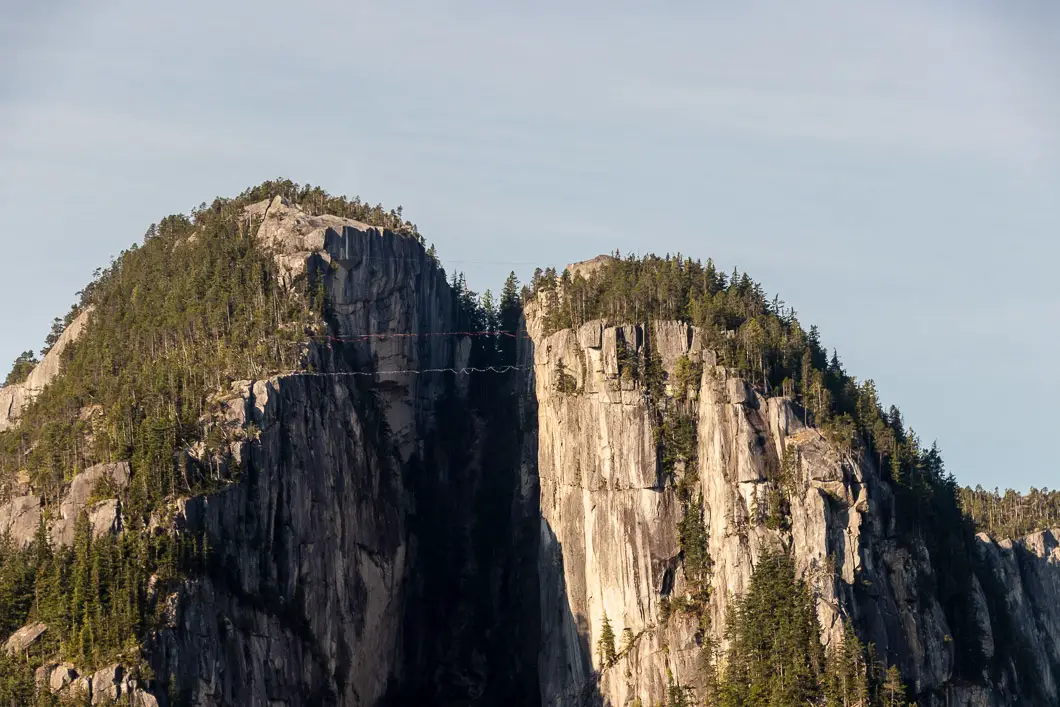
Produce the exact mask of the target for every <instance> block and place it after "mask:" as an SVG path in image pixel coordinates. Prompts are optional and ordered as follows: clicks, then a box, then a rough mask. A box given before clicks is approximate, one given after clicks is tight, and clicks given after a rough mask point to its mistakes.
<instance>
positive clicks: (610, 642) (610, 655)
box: [596, 613, 618, 667]
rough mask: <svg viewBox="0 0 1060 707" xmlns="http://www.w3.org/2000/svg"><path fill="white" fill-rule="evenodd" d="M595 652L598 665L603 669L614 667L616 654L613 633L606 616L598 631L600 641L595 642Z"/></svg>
mask: <svg viewBox="0 0 1060 707" xmlns="http://www.w3.org/2000/svg"><path fill="white" fill-rule="evenodd" d="M596 646H597V650H598V651H599V654H600V665H601V666H603V667H609V666H611V665H614V662H615V660H616V659H617V658H618V653H617V651H616V650H615V631H614V629H612V628H611V622H610V621H609V620H608V619H607V614H606V613H605V614H604V623H603V627H602V628H601V629H600V639H599V641H597V644H596Z"/></svg>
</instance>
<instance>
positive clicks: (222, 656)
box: [151, 198, 536, 705]
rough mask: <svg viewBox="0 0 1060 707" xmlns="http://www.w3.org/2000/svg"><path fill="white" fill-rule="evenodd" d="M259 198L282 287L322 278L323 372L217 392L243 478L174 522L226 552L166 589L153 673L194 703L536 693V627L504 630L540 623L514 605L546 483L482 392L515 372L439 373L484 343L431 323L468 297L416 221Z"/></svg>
mask: <svg viewBox="0 0 1060 707" xmlns="http://www.w3.org/2000/svg"><path fill="white" fill-rule="evenodd" d="M248 215H249V216H250V217H251V218H255V219H260V227H259V230H258V235H259V238H261V240H262V242H263V243H264V244H265V245H266V246H267V247H268V248H270V249H271V250H272V252H273V253H274V254H275V257H276V259H277V261H278V263H279V264H280V265H281V271H282V277H283V278H284V282H285V283H286V284H288V285H290V284H292V283H293V282H294V281H295V279H296V278H298V277H303V276H304V277H310V278H314V281H316V282H319V283H320V286H321V287H323V288H324V290H325V292H326V300H327V312H326V318H327V322H328V330H327V335H326V339H323V340H322V342H321V343H320V344H319V345H318V344H313V345H311V347H310V350H309V351H308V367H309V369H310V370H309V371H303V372H295V373H291V374H287V375H278V376H274V377H272V378H270V379H268V380H259V381H243V382H238V383H236V384H234V385H233V386H232V389H231V391H229V394H228V395H227V396H225V397H224V399H223V400H222V404H221V411H222V412H221V413H220V418H221V420H222V422H221V424H222V425H223V426H224V427H225V429H226V430H227V431H228V433H229V435H228V436H229V438H230V439H232V440H234V441H233V442H232V447H231V449H232V452H233V455H232V459H233V462H232V463H233V464H234V465H235V467H236V468H235V469H233V470H231V471H234V472H235V475H236V476H237V477H238V481H236V482H234V483H231V484H230V485H229V486H227V487H226V488H224V489H223V490H221V491H219V492H217V493H213V494H209V495H204V496H199V497H194V498H189V499H184V500H181V501H180V502H179V503H176V504H174V506H173V508H172V509H171V511H172V513H171V516H170V517H169V518H168V519H164V520H163V521H161V525H162V526H166V525H167V524H168V525H175V526H176V527H178V528H183V529H189V530H193V531H199V532H204V533H205V535H206V537H207V538H208V540H209V542H210V544H211V545H212V546H213V547H214V548H216V549H217V557H216V558H215V561H214V565H213V567H212V568H211V569H210V570H209V571H208V572H206V574H205V576H202V577H198V578H195V579H192V580H191V581H188V582H187V583H186V584H185V585H184V586H183V587H182V589H181V590H180V591H179V592H177V593H176V594H174V595H173V596H171V597H167V598H165V600H164V603H165V604H166V606H167V607H168V608H167V621H168V624H167V628H165V629H164V630H162V631H161V632H160V633H159V634H158V635H157V636H155V638H154V641H153V644H152V646H151V655H152V656H153V658H152V660H153V664H154V667H155V672H156V674H157V675H159V676H163V679H164V680H165V681H166V682H167V683H168V685H169V686H170V687H168V688H167V689H168V690H170V691H171V692H173V691H175V692H177V693H179V694H181V695H183V696H184V697H185V698H186V699H188V700H190V701H191V703H192V704H198V705H222V704H225V705H228V704H269V705H282V704H287V705H295V704H341V705H377V704H383V703H394V704H403V703H408V702H409V701H410V700H412V701H421V703H424V704H427V703H434V704H468V703H470V702H472V701H474V700H476V699H480V698H482V697H483V696H486V697H487V698H489V699H491V700H501V699H504V700H506V701H509V702H512V703H514V704H533V703H534V699H533V695H534V692H535V690H534V689H533V688H534V687H536V684H535V682H534V680H533V675H534V674H533V671H532V669H531V666H530V665H529V661H528V660H527V661H524V659H523V654H526V655H528V656H531V657H532V656H533V651H532V646H533V641H532V639H529V637H528V636H527V637H525V640H526V646H527V649H526V650H525V651H520V650H517V649H516V650H506V651H499V650H497V646H498V644H499V642H500V640H501V639H503V640H504V641H510V640H512V639H513V637H522V636H523V633H524V632H525V631H530V630H532V625H531V623H530V621H531V619H532V618H533V615H532V614H526V615H523V614H519V613H518V612H515V611H514V610H513V607H514V606H516V605H521V604H522V602H523V595H524V594H528V595H529V596H530V597H534V596H535V594H534V592H532V591H526V590H524V588H523V587H524V585H525V584H526V583H527V582H529V581H530V580H531V579H532V574H531V572H532V570H533V562H532V557H533V554H532V552H526V551H523V552H517V550H518V549H519V547H518V546H519V543H520V542H525V541H521V540H520V538H519V534H520V532H523V534H524V535H526V534H527V533H525V532H524V531H522V530H521V528H520V523H524V524H525V523H526V519H527V518H532V517H533V516H534V514H533V508H534V507H536V497H529V496H527V497H523V496H521V495H520V492H521V490H520V489H518V488H516V487H515V482H516V481H517V478H518V477H517V474H516V473H515V472H514V471H513V470H514V469H515V468H516V467H515V465H516V464H517V456H518V453H519V450H520V449H521V445H520V444H519V443H518V441H517V440H516V442H515V443H510V444H508V445H506V449H502V450H494V451H495V452H496V453H495V454H494V455H493V456H487V455H486V454H485V452H487V451H489V449H490V447H491V446H493V447H495V446H496V443H497V441H498V440H499V439H502V438H504V437H505V436H506V435H511V434H514V428H517V427H518V425H515V424H512V422H513V421H512V420H511V419H509V420H506V421H507V422H508V424H509V425H510V426H511V427H510V428H509V429H498V428H497V426H496V424H491V421H490V420H487V419H486V418H485V417H484V416H482V415H481V412H480V410H479V408H481V407H482V406H484V405H486V404H488V403H489V401H490V398H491V396H492V395H494V394H504V395H506V396H507V397H508V398H509V399H511V398H512V396H511V390H512V388H513V387H514V386H515V385H517V384H518V381H517V380H514V379H511V376H509V380H503V379H497V380H491V381H490V386H491V388H490V391H492V392H489V391H486V390H484V387H483V386H481V385H478V386H476V385H475V384H473V383H472V382H471V381H470V380H469V377H468V376H466V375H456V374H453V373H451V372H449V373H446V372H443V371H441V370H438V369H457V370H459V369H461V368H463V367H465V366H467V365H468V363H469V357H470V356H471V354H472V342H471V340H470V339H469V338H467V337H456V336H430V335H429V334H432V333H434V332H452V331H456V330H459V329H460V327H459V326H458V323H457V317H458V311H457V303H456V301H455V299H454V297H453V293H452V291H451V290H450V287H449V285H448V284H447V283H446V280H445V275H444V272H442V271H441V270H440V268H438V267H437V265H436V263H435V262H434V261H433V260H432V259H431V258H430V257H429V256H427V254H426V253H425V252H424V250H423V248H422V246H421V245H420V244H419V243H417V242H416V241H415V240H414V239H412V238H408V237H403V236H400V235H397V234H394V233H391V232H388V231H381V230H380V229H376V228H373V227H370V226H367V225H365V224H362V223H358V222H356V221H350V220H346V219H339V218H337V217H329V216H324V217H316V216H310V215H308V214H306V213H304V212H302V211H301V210H299V209H297V208H296V207H293V206H291V205H289V204H287V203H286V202H284V201H283V200H282V199H279V198H277V199H274V200H273V201H272V202H267V203H263V204H259V205H257V206H255V207H251V208H250V209H248ZM395 335H396V336H395ZM386 371H400V372H398V373H385V372H386ZM407 371H436V372H435V373H421V374H418V375H413V374H409V373H407ZM363 373H374V374H373V375H369V376H364V375H360V374H363ZM503 419H504V418H503V416H502V418H501V420H503ZM498 421H500V420H498V419H497V418H495V419H494V421H493V422H498ZM248 430H251V432H248ZM469 450H470V451H469ZM506 455H507V456H506ZM506 472H507V473H506ZM529 527H531V528H532V525H531V526H529ZM529 537H530V538H531V539H532V537H533V536H532V535H530V536H529ZM521 556H525V557H529V558H530V560H528V561H526V562H523V563H522V564H523V565H525V566H526V567H525V568H523V569H521V568H520V561H519V558H520V557H521ZM484 627H488V628H484ZM524 663H525V664H524ZM524 676H525V677H524ZM521 680H525V681H527V682H528V684H527V685H523V684H521V682H520V681H521Z"/></svg>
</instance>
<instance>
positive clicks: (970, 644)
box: [527, 253, 985, 680]
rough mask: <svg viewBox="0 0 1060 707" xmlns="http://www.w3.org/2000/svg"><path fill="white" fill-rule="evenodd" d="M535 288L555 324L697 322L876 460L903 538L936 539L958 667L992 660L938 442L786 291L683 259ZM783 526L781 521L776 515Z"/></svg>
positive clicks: (770, 386)
mask: <svg viewBox="0 0 1060 707" xmlns="http://www.w3.org/2000/svg"><path fill="white" fill-rule="evenodd" d="M527 296H532V297H534V298H535V300H536V301H538V302H540V303H541V304H542V306H543V312H544V317H545V324H546V330H548V331H554V330H558V329H560V328H564V327H576V326H580V325H581V324H583V323H585V322H587V321H590V320H594V319H604V320H606V321H608V323H609V324H614V325H617V324H625V323H630V322H633V323H642V322H646V321H650V320H678V321H683V322H687V323H689V324H692V325H695V326H697V327H699V329H700V331H701V332H702V335H703V337H704V347H705V348H708V349H712V350H714V351H716V352H717V354H718V357H719V364H721V365H723V366H725V367H727V368H729V369H730V370H733V371H735V372H736V373H737V374H738V375H741V376H743V377H744V378H746V379H747V380H748V381H750V382H751V383H753V384H754V385H755V387H756V389H758V390H759V392H760V393H762V394H763V395H767V396H768V395H787V396H789V397H791V398H792V399H793V401H794V402H795V403H796V404H797V405H798V406H799V408H801V411H802V415H803V416H804V418H805V421H806V422H807V423H809V424H814V425H817V426H818V427H820V428H821V430H822V431H823V432H824V433H825V434H826V435H827V436H828V437H829V439H830V440H831V441H832V442H833V443H834V444H835V445H836V446H837V447H838V448H839V449H841V450H845V451H847V452H848V453H849V454H851V455H852V456H862V457H864V458H867V459H871V460H873V461H874V462H875V464H876V465H877V467H878V468H879V469H880V473H881V476H882V477H883V479H884V480H885V482H888V484H889V486H890V488H891V489H892V491H893V493H894V496H895V510H896V518H895V524H896V527H897V529H898V531H899V537H900V540H901V541H902V542H903V543H904V544H907V545H908V546H912V544H913V543H915V542H917V541H918V540H919V541H922V542H924V543H925V544H926V545H927V548H928V551H929V553H930V555H931V560H932V563H933V565H934V567H935V568H936V572H935V573H934V578H931V579H927V580H926V581H924V582H922V583H921V586H920V591H921V592H922V593H923V594H924V595H925V596H927V595H933V596H935V597H936V598H937V599H938V601H939V603H940V604H941V606H942V607H943V610H944V612H945V615H946V618H947V621H948V623H949V624H950V626H951V629H952V631H953V633H954V636H953V638H954V640H955V642H956V643H957V645H958V647H959V651H958V655H957V659H956V664H957V668H956V672H957V674H958V675H960V676H962V677H967V678H969V679H973V680H974V679H976V678H977V677H978V676H979V675H980V673H981V670H982V668H983V667H984V662H985V659H984V658H983V656H982V655H980V654H979V653H978V649H977V648H976V647H975V646H977V645H979V642H978V641H977V640H975V636H976V631H977V627H976V626H975V625H974V622H973V621H972V620H971V617H972V616H974V611H973V607H971V606H970V604H969V602H970V598H969V597H970V596H971V592H970V589H971V586H972V578H973V575H974V571H975V568H974V567H973V566H972V564H971V557H972V556H973V552H972V549H973V546H974V532H975V527H974V525H973V523H972V522H971V520H970V519H969V518H968V516H966V515H965V514H964V513H963V512H962V509H961V504H960V500H959V489H958V486H957V483H956V480H955V479H954V477H953V475H952V474H949V473H947V472H946V470H945V467H944V464H943V461H942V456H941V453H940V451H939V449H938V448H937V446H935V445H932V446H931V447H925V446H924V445H923V444H922V443H921V442H920V439H919V438H918V436H917V435H916V433H915V432H914V431H913V430H912V429H909V428H907V427H906V425H905V423H904V420H903V419H902V415H901V413H900V412H899V410H898V408H897V407H895V406H891V407H889V408H887V409H884V407H883V405H882V404H881V403H880V401H879V398H878V395H877V392H876V387H875V384H874V383H873V381H871V380H866V381H864V382H862V383H859V382H858V381H856V380H855V379H854V378H853V377H852V376H850V375H848V374H847V373H846V371H845V370H844V368H843V366H842V363H841V362H840V360H839V356H838V355H837V354H836V353H835V352H834V351H833V352H832V354H831V355H830V356H829V354H828V352H827V350H826V349H825V348H824V346H823V345H822V343H821V339H820V335H819V332H818V330H817V328H816V327H812V326H811V327H810V328H809V330H808V331H807V330H806V329H804V328H803V326H802V325H801V323H800V322H799V320H798V317H797V315H796V312H795V311H794V310H793V309H791V308H789V307H787V305H786V304H785V303H784V302H783V301H782V300H780V298H779V297H773V298H772V299H770V298H769V297H768V296H767V295H766V293H765V291H764V289H763V288H762V286H761V285H760V284H758V283H757V282H755V281H754V280H752V279H751V278H750V277H749V276H748V275H747V274H746V273H740V272H738V271H735V270H734V271H733V272H732V274H731V275H726V274H725V273H723V272H721V271H719V270H718V269H717V268H715V266H714V264H713V262H712V261H710V260H708V261H707V262H706V263H705V264H704V263H702V262H701V261H698V260H692V259H690V258H686V257H682V256H681V255H676V256H669V255H667V256H665V257H659V256H655V255H647V256H644V257H642V258H638V257H635V256H626V257H621V254H619V253H616V254H615V257H614V259H612V260H610V261H608V262H605V263H604V264H603V265H602V266H601V267H600V268H599V269H598V270H596V271H595V272H594V273H593V274H592V275H591V276H590V277H588V278H585V277H582V276H580V275H579V276H572V275H571V273H570V272H569V271H564V272H563V273H557V272H556V271H555V270H554V269H549V270H544V271H542V270H539V271H537V272H535V275H534V279H533V281H532V282H531V287H530V288H529V291H528V293H527ZM775 520H776V521H778V522H779V520H780V519H779V518H776V519H775Z"/></svg>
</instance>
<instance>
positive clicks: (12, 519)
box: [0, 496, 40, 547]
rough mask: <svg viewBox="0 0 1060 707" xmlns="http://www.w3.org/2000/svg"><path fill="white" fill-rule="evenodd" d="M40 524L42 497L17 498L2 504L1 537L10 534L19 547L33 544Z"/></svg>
mask: <svg viewBox="0 0 1060 707" xmlns="http://www.w3.org/2000/svg"><path fill="white" fill-rule="evenodd" d="M38 524H40V497H38V496H16V497H15V498H12V499H11V500H10V501H8V502H6V503H0V535H3V534H4V533H10V535H11V540H12V542H14V543H15V545H16V546H17V547H25V546H26V545H29V544H30V543H31V542H33V536H34V535H36V533H37V526H38Z"/></svg>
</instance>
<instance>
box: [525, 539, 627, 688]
mask: <svg viewBox="0 0 1060 707" xmlns="http://www.w3.org/2000/svg"><path fill="white" fill-rule="evenodd" d="M539 557H540V561H539V563H538V566H539V568H540V570H541V577H540V581H541V612H540V615H541V626H542V633H541V641H542V643H541V647H542V651H541V654H540V659H541V664H540V665H539V671H540V673H541V680H542V688H543V693H544V694H542V702H541V704H542V705H548V707H566V706H567V705H570V706H571V707H610V702H605V701H604V699H603V695H602V694H601V693H600V685H599V675H598V674H597V673H595V672H594V671H593V665H592V646H591V643H590V641H589V620H588V617H586V616H583V615H582V614H575V613H574V612H573V610H572V609H571V606H570V602H569V600H568V598H567V583H566V577H565V575H564V565H563V544H562V543H561V542H560V541H559V539H558V538H557V537H556V534H555V533H554V532H553V530H552V527H551V526H550V525H549V524H548V522H547V521H546V520H544V518H542V519H541V548H540V553H539ZM550 686H551V687H550Z"/></svg>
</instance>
